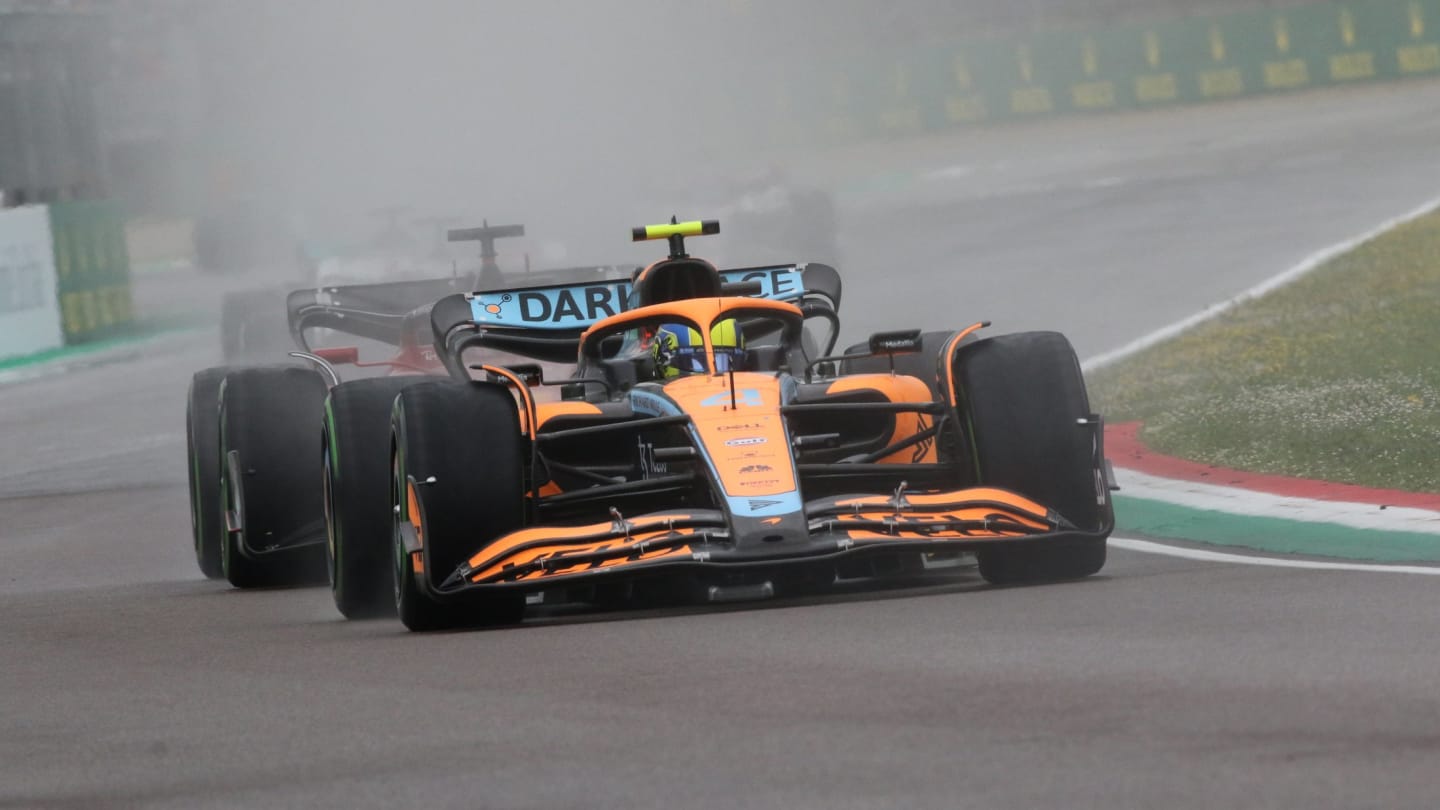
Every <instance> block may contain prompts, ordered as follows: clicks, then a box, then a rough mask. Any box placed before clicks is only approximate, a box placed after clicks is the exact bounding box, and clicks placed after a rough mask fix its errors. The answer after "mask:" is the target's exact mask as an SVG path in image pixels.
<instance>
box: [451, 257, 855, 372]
mask: <svg viewBox="0 0 1440 810" xmlns="http://www.w3.org/2000/svg"><path fill="white" fill-rule="evenodd" d="M720 277H721V279H722V281H723V282H724V284H725V285H726V286H727V287H730V288H732V289H733V290H734V291H735V292H734V294H735V295H737V296H739V295H748V296H752V297H756V298H768V299H771V300H776V301H789V302H791V303H794V304H796V305H797V306H801V305H804V304H806V303H807V302H811V301H815V300H816V299H822V300H823V304H822V306H825V307H827V308H828V309H829V310H830V311H831V312H832V313H833V312H834V311H835V310H837V309H838V308H839V306H840V289H841V284H840V274H839V273H837V272H836V271H835V268H833V267H830V266H829V265H824V264H813V263H812V264H807V265H804V266H800V265H793V264H792V265H776V266H766V267H743V268H737V269H733V270H722V271H720ZM631 289H632V285H631V283H630V281H629V280H628V279H614V280H606V281H599V282H593V283H588V284H586V283H581V284H555V285H546V286H534V287H521V288H516V289H511V290H495V291H492V292H473V293H462V294H455V295H447V296H446V297H444V298H442V299H440V300H439V301H437V302H436V303H435V307H434V309H433V310H432V311H431V313H430V323H431V327H432V328H433V330H434V335H435V347H436V349H437V350H438V353H439V355H440V358H441V360H442V361H443V362H444V363H445V367H446V369H447V370H449V372H450V373H451V374H452V375H453V376H456V377H459V378H464V377H466V376H468V375H467V374H466V372H465V369H464V368H463V364H462V363H461V361H460V355H461V353H463V352H464V350H465V349H466V348H468V347H470V346H476V345H484V346H486V347H489V348H493V349H499V350H502V351H507V352H511V353H514V354H519V355H523V356H525V357H531V358H534V359H537V360H542V361H546V362H553V363H571V362H574V361H575V358H576V356H577V355H578V353H579V349H580V335H581V334H582V333H583V332H584V331H585V330H586V329H588V328H590V327H591V326H592V325H594V324H595V323H597V322H599V321H600V320H602V319H604V318H608V317H610V316H612V315H616V314H619V313H621V312H624V311H626V310H627V309H629V308H630V293H631ZM727 292H728V291H727Z"/></svg>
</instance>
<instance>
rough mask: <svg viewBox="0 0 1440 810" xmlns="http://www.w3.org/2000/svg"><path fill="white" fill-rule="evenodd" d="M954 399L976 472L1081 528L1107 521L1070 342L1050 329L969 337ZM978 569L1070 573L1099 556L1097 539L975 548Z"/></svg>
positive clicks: (1092, 566)
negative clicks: (968, 429)
mask: <svg viewBox="0 0 1440 810" xmlns="http://www.w3.org/2000/svg"><path fill="white" fill-rule="evenodd" d="M955 364H956V368H955V379H956V383H957V388H958V391H957V397H959V399H960V400H961V401H960V402H959V403H957V408H958V409H959V411H960V413H961V415H962V419H968V421H969V423H970V426H971V433H972V436H971V441H972V442H973V446H974V450H975V461H976V465H977V476H978V479H979V482H980V483H981V484H984V485H993V486H997V487H1003V488H1006V489H1010V490H1014V491H1015V492H1018V493H1020V494H1022V495H1024V496H1026V497H1028V498H1030V499H1032V500H1035V501H1037V502H1039V503H1041V504H1044V505H1046V506H1048V507H1050V508H1052V509H1054V510H1055V511H1057V512H1059V513H1060V514H1061V515H1063V516H1064V517H1065V518H1066V519H1067V520H1069V521H1070V522H1071V523H1073V524H1075V525H1076V526H1077V527H1079V528H1080V529H1081V530H1084V531H1091V532H1094V531H1101V530H1103V529H1108V527H1109V526H1108V524H1109V523H1110V518H1109V507H1108V505H1107V503H1108V501H1106V500H1105V499H1104V493H1103V491H1097V476H1096V470H1095V458H1094V436H1093V432H1092V428H1090V427H1089V426H1087V425H1085V424H1083V420H1085V418H1086V417H1088V416H1089V415H1090V401H1089V398H1088V396H1087V395H1086V392H1085V380H1084V377H1083V376H1082V375H1081V372H1080V363H1079V360H1078V359H1077V358H1076V356H1075V350H1074V349H1073V348H1072V347H1071V346H1070V341H1069V340H1067V339H1066V338H1065V336H1064V335H1062V334H1059V333H1058V332H1021V333H1018V334H1012V335H1000V336H998V337H992V338H985V339H983V340H977V341H975V342H974V343H972V344H970V345H968V346H963V347H961V348H960V350H959V351H958V353H957V355H956V360H955ZM977 557H978V558H979V563H980V575H981V576H983V577H984V578H985V579H986V580H987V581H989V582H991V583H994V584H1016V583H1025V582H1042V581H1049V580H1062V579H1078V578H1081V577H1087V576H1090V575H1091V574H1094V573H1095V572H1097V571H1099V570H1100V569H1101V568H1102V567H1103V566H1104V565H1105V540H1104V538H1098V539H1083V540H1076V541H1073V542H1071V543H1069V544H1065V545H1060V544H1054V545H1051V544H1046V545H1037V546H1025V545H1016V546H1014V547H1010V548H1003V547H1002V548H993V549H984V550H981V551H980V552H979V553H978V554H977Z"/></svg>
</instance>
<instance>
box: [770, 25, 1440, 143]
mask: <svg viewBox="0 0 1440 810" xmlns="http://www.w3.org/2000/svg"><path fill="white" fill-rule="evenodd" d="M1424 75H1440V0H1356V1H1355V2H1348V3H1323V4H1315V5H1308V6H1300V7H1294V8H1286V9H1274V10H1265V11H1250V12H1240V13H1233V14H1224V15H1218V16H1211V17H1190V18H1184V19H1178V20H1172V21H1169V22H1164V23H1159V24H1153V25H1130V26H1123V27H1116V28H1107V29H1103V30H1100V29H1097V30H1093V31H1068V32H1056V33H1045V34H1037V35H1034V36H1031V37H1027V38H1024V39H1009V40H1000V39H993V40H990V39H986V40H975V41H969V42H956V43H949V44H940V45H935V46H932V47H928V48H917V49H911V50H908V51H906V52H905V53H902V54H890V55H886V56H882V57H879V58H871V59H866V60H857V59H855V58H854V56H853V54H852V55H850V56H849V57H848V58H846V59H844V60H837V61H836V63H835V64H832V65H829V66H823V67H820V68H819V69H816V70H811V71H809V72H808V73H806V74H804V75H794V76H792V77H791V80H790V82H789V83H788V85H784V86H778V87H776V88H775V90H774V94H775V97H774V98H773V99H771V100H769V104H768V105H767V106H768V108H769V109H771V110H772V111H773V112H774V117H773V118H772V120H773V121H775V126H774V129H773V131H772V132H771V133H769V134H770V137H771V138H772V139H773V140H774V141H776V142H778V143H793V142H797V141H800V140H801V138H802V137H808V138H809V139H813V140H816V141H828V142H831V143H843V142H848V141H854V140H861V139H867V138H877V137H901V136H905V135H912V134H919V133H924V132H937V131H943V130H946V129H950V128H954V127H962V126H967V125H973V124H978V123H985V122H992V121H1009V120H1021V119H1026V118H1034V117H1039V116H1046V115H1056V114H1066V113H1086V112H1102V111H1106V110H1120V109H1141V108H1146V107H1154V106H1161V105H1167V104H1177V103H1191V102H1200V101H1215V100H1222V99H1228V98H1235V97H1239V96H1248V95H1254V94H1258V93H1271V92H1280V91H1288V90H1297V89H1302V88H1309V87H1317V86H1325V85H1341V84H1348V83H1353V82H1363V81H1373V80H1379V79H1398V78H1404V77H1410V76H1424Z"/></svg>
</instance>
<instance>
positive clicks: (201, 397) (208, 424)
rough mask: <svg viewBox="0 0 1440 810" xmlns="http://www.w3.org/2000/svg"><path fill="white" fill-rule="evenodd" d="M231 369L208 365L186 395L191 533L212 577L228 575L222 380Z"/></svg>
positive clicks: (201, 563)
mask: <svg viewBox="0 0 1440 810" xmlns="http://www.w3.org/2000/svg"><path fill="white" fill-rule="evenodd" d="M228 371H229V369H227V368H207V369H205V370H204V371H199V372H196V373H195V375H194V376H193V377H191V378H190V388H189V390H188V391H187V392H186V396H185V456H186V459H185V460H186V463H187V466H188V467H189V472H188V475H187V476H186V477H187V478H188V480H189V484H190V535H191V539H192V541H193V546H194V550H195V562H196V563H197V564H198V565H199V566H200V572H201V573H203V574H204V575H205V576H206V577H208V578H210V579H220V578H221V577H223V576H225V570H224V568H223V567H222V565H221V561H220V541H221V538H223V537H224V535H225V528H224V525H223V523H222V519H223V518H222V514H221V508H220V383H221V382H223V381H224V379H225V374H226V372H228Z"/></svg>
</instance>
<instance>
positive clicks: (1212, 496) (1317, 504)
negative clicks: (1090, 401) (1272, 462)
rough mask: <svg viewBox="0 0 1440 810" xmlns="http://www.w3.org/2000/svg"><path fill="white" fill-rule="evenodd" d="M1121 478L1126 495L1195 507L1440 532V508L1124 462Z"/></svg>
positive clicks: (1117, 471) (1388, 529) (1118, 473)
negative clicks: (1202, 478)
mask: <svg viewBox="0 0 1440 810" xmlns="http://www.w3.org/2000/svg"><path fill="white" fill-rule="evenodd" d="M1115 478H1116V480H1117V482H1118V483H1119V484H1120V492H1121V493H1122V494H1123V495H1128V496H1130V497H1133V498H1141V499H1149V500H1154V501H1163V502H1164V503H1169V504H1176V505H1178V506H1185V507H1189V508H1191V509H1200V510H1205V511H1211V512H1224V513H1226V514H1230V515H1247V516H1250V517H1270V518H1280V519H1282V520H1293V521H1296V522H1299V523H1331V524H1336V525H1339V526H1348V527H1349V528H1352V529H1361V530H1365V531H1383V532H1413V533H1416V534H1430V535H1440V512H1434V511H1431V510H1429V509H1415V508H1412V507H1405V506H1389V505H1387V504H1384V503H1355V502H1350V501H1324V500H1318V499H1314V498H1299V497H1293V496H1284V495H1274V494H1271V493H1268V492H1258V491H1256V490H1249V489H1243V488H1240V487H1225V486H1217V485H1215V484H1204V483H1199V482H1195V481H1186V480H1181V479H1173V478H1159V477H1157V476H1153V475H1146V474H1145V473H1143V472H1140V471H1139V470H1131V469H1126V468H1124V467H1117V468H1116V469H1115ZM1437 542H1440V537H1437Z"/></svg>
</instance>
